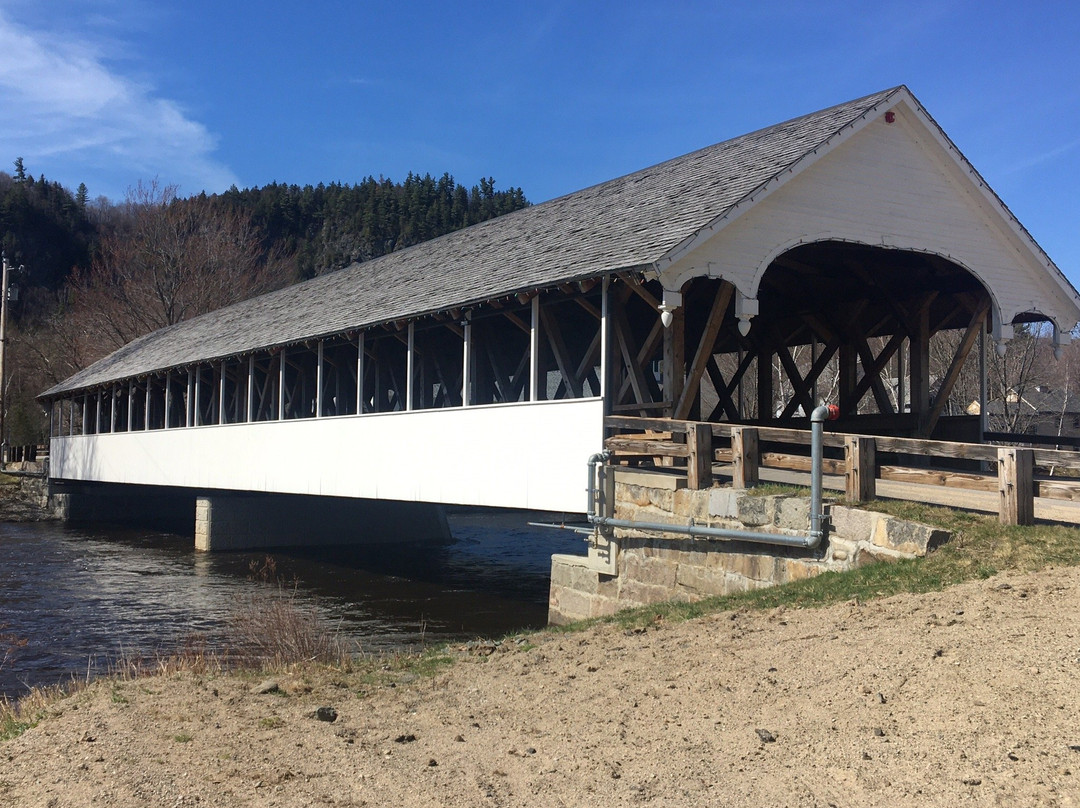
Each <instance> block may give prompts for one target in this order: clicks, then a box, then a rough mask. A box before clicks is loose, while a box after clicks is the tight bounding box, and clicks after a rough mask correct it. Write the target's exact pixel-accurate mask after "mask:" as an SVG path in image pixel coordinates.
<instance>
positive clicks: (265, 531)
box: [195, 492, 451, 553]
mask: <svg viewBox="0 0 1080 808" xmlns="http://www.w3.org/2000/svg"><path fill="white" fill-rule="evenodd" d="M450 539H451V535H450V527H449V525H448V523H447V521H446V511H445V508H444V507H443V506H441V505H434V504H431V503H426V502H399V501H391V500H371V499H347V498H343V497H321V496H302V495H293V494H258V493H246V492H215V493H213V494H204V495H201V496H199V497H198V498H197V499H196V501H195V549H196V550H200V551H203V552H210V553H213V552H221V551H228V550H254V549H261V548H264V547H297V546H316V545H327V544H363V543H371V542H391V541H402V540H406V541H434V542H438V541H450Z"/></svg>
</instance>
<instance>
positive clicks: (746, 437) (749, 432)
mask: <svg viewBox="0 0 1080 808" xmlns="http://www.w3.org/2000/svg"><path fill="white" fill-rule="evenodd" d="M760 453H761V450H760V443H759V441H758V431H757V430H756V429H755V428H753V427H734V428H733V429H732V430H731V462H732V464H733V465H734V467H735V471H734V476H733V478H732V481H731V484H732V486H733V487H735V488H753V487H754V486H755V485H757V484H758V481H759V479H760V477H759V475H758V462H759V461H758V457H759V455H760Z"/></svg>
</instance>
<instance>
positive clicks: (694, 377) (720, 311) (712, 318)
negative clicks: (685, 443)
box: [674, 281, 735, 419]
mask: <svg viewBox="0 0 1080 808" xmlns="http://www.w3.org/2000/svg"><path fill="white" fill-rule="evenodd" d="M734 293H735V287H734V286H733V285H732V284H730V283H728V282H727V281H722V282H721V283H720V288H719V289H717V290H716V296H715V297H714V298H713V303H712V308H711V309H710V310H709V319H708V320H707V321H706V323H705V331H704V333H702V335H701V341H700V342H699V343H698V347H697V351H695V353H694V361H693V362H691V363H690V369H689V373H688V374H687V379H686V385H685V386H684V387H683V391H682V393H681V394H680V395H679V403H678V404H677V405H675V413H674V416H675V418H677V419H682V418H686V416H687V415H689V414H690V409H691V407H692V406H693V400H694V399H695V398H696V397H697V394H698V389H699V387H700V385H701V374H703V373H704V372H705V363H706V362H708V361H709V357H710V356H712V353H713V346H714V345H715V344H716V337H717V336H718V335H719V333H720V327H721V326H722V325H723V324H724V317H725V315H726V314H727V308H728V304H729V303H730V302H731V297H732V295H733V294H734Z"/></svg>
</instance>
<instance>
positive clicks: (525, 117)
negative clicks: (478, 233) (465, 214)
mask: <svg viewBox="0 0 1080 808" xmlns="http://www.w3.org/2000/svg"><path fill="white" fill-rule="evenodd" d="M1078 50H1080V4H1076V3H1075V2H1039V0H1028V2H1025V3H1020V2H993V1H992V0H990V1H989V2H967V0H964V1H963V2H959V1H958V2H948V0H935V1H934V2H920V0H909V2H889V1H888V0H885V1H882V2H877V3H865V2H828V0H821V1H820V2H794V1H793V0H789V2H768V0H760V2H747V3H742V2H737V0H729V1H728V2H690V1H689V0H688V1H687V2H679V1H678V0H670V1H669V2H663V3H660V2H657V3H643V2H642V3H635V2H626V1H624V2H619V3H615V2H612V3H603V2H551V3H544V2H539V3H490V2H489V3H472V2H456V3H447V2H407V0H398V2H376V1H372V2H363V1H362V0H361V1H354V2H326V1H324V0H306V1H305V2H275V0H264V2H263V3H261V4H253V3H250V2H235V0H215V1H214V2H208V1H205V0H185V2H150V0H80V1H78V2H77V1H76V0H0V167H2V168H4V169H6V170H8V171H10V170H11V163H12V161H14V159H15V158H16V157H19V156H21V157H23V158H24V160H25V164H26V168H27V170H28V171H30V172H31V173H33V174H34V175H38V174H44V175H45V176H46V177H47V178H48V179H52V180H58V181H60V182H62V183H63V184H64V185H66V186H68V187H69V188H75V187H76V186H77V185H78V184H79V183H80V182H85V183H86V184H87V186H88V188H89V191H90V195H91V197H96V196H98V195H104V196H107V197H109V198H111V199H114V200H118V199H121V198H122V197H123V195H124V192H125V190H126V189H127V188H129V187H130V186H132V185H134V184H135V183H136V182H138V181H139V180H149V179H155V178H156V179H157V180H158V181H159V182H161V183H163V184H176V185H178V186H179V188H180V193H181V194H184V195H186V194H193V193H198V192H199V191H203V190H205V191H207V192H215V191H221V190H224V189H226V188H228V187H229V186H230V185H232V184H234V183H235V184H236V185H238V186H240V187H246V186H253V185H264V184H266V183H269V182H272V181H281V182H289V183H299V184H306V183H312V184H315V183H318V182H332V181H340V182H346V183H351V182H356V181H359V180H361V179H362V178H364V177H365V176H367V175H369V174H373V175H376V176H378V175H380V174H382V175H385V176H388V177H391V178H393V179H401V178H403V177H404V176H405V174H406V173H407V172H409V171H414V172H419V173H424V172H430V173H433V174H441V173H443V172H445V171H448V172H450V173H451V174H453V175H454V177H455V178H456V179H457V180H458V181H459V182H463V183H466V184H469V185H472V184H474V183H475V182H476V181H477V180H478V179H479V178H480V177H481V176H492V177H494V178H495V180H496V185H497V187H503V188H505V187H507V186H508V185H518V186H521V187H522V188H523V189H524V191H525V194H526V196H527V197H528V198H529V199H530V200H532V201H533V202H541V201H544V200H545V199H550V198H552V197H555V196H558V195H561V194H564V193H568V192H570V191H574V190H577V189H579V188H583V187H585V186H588V185H591V184H593V183H596V182H600V181H603V180H605V179H610V178H612V177H615V176H619V175H621V174H625V173H628V172H630V171H633V170H636V169H638V168H643V167H645V166H648V165H651V164H654V163H656V162H659V161H661V160H665V159H667V158H670V157H674V156H677V155H679V154H683V153H686V152H688V151H691V150H693V149H697V148H700V147H702V146H706V145H709V144H711V143H715V142H718V141H721V140H725V139H727V138H729V137H734V136H736V135H739V134H742V133H744V132H747V131H751V130H753V129H757V128H760V127H762V126H767V125H769V124H772V123H777V122H779V121H782V120H786V119H788V118H791V117H794V116H796V115H801V114H803V113H806V112H811V111H814V110H816V109H820V108H823V107H826V106H830V105H832V104H836V103H840V102H842V101H847V100H850V99H852V98H856V97H859V96H862V95H866V94H868V93H871V92H875V91H877V90H881V89H884V88H887V87H891V86H894V85H896V84H901V83H902V84H907V85H908V86H909V87H910V88H911V90H912V91H913V92H914V93H915V95H916V96H917V97H918V98H919V99H920V100H921V101H922V102H923V103H924V104H925V105H926V107H927V109H928V110H929V111H930V113H931V114H932V115H933V116H934V117H935V118H936V119H937V121H938V122H939V123H940V124H941V125H942V126H943V128H944V129H945V131H946V132H947V133H948V134H949V135H950V136H951V137H952V139H953V140H954V141H955V142H956V144H957V145H958V146H959V147H960V149H961V150H962V151H963V152H964V153H965V154H966V155H967V157H968V158H969V159H970V160H971V161H972V163H974V165H975V166H976V168H978V169H979V171H980V172H981V173H982V174H983V176H984V177H986V179H987V180H988V181H989V182H990V184H991V185H992V186H993V187H994V189H995V190H996V191H997V192H998V193H999V194H1000V195H1001V197H1002V198H1003V199H1004V200H1005V202H1006V203H1007V204H1008V205H1009V206H1010V207H1011V208H1012V210H1013V211H1014V213H1016V215H1017V216H1018V218H1019V219H1020V221H1021V222H1023V223H1024V224H1025V225H1026V226H1027V227H1028V229H1029V230H1030V231H1031V232H1032V233H1033V235H1034V236H1035V237H1036V239H1037V240H1038V241H1039V242H1040V243H1041V244H1042V245H1043V247H1044V248H1045V249H1046V250H1047V252H1048V253H1049V254H1050V256H1051V257H1052V258H1053V259H1054V260H1055V261H1056V262H1057V263H1058V265H1059V266H1060V267H1061V268H1062V269H1063V270H1064V271H1065V273H1066V274H1067V275H1068V276H1069V278H1070V279H1071V280H1072V281H1073V283H1074V284H1076V285H1080V56H1078Z"/></svg>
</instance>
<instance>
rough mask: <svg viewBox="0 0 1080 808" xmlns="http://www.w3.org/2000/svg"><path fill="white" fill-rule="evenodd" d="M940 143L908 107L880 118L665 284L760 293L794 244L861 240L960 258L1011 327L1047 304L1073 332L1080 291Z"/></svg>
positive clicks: (673, 271)
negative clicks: (714, 280) (723, 284)
mask: <svg viewBox="0 0 1080 808" xmlns="http://www.w3.org/2000/svg"><path fill="white" fill-rule="evenodd" d="M935 138H936V136H935V134H934V133H933V132H931V131H930V130H929V129H927V128H926V126H925V125H924V123H923V121H922V119H921V118H920V117H919V116H918V114H917V113H916V112H915V111H913V110H912V109H910V108H909V107H908V106H907V105H906V104H900V105H899V106H898V107H897V108H896V109H895V120H894V122H893V123H888V122H887V121H886V120H885V118H884V117H879V118H877V119H876V120H874V121H872V122H871V123H869V124H868V125H867V126H865V127H864V128H863V129H861V130H860V131H858V132H856V133H854V134H853V135H852V136H851V137H850V138H848V139H847V140H846V141H843V142H841V143H840V144H839V145H838V146H836V147H835V148H833V149H832V150H831V151H829V152H828V153H826V154H824V155H822V156H821V157H820V158H819V159H818V160H817V161H816V162H814V163H813V164H812V165H810V166H809V167H808V168H806V169H805V170H803V171H802V172H801V173H799V174H797V175H796V176H793V177H792V178H791V179H790V180H788V181H787V182H786V183H785V184H784V185H781V186H780V187H778V188H777V189H776V190H775V191H773V192H772V193H770V194H768V195H767V196H765V197H764V198H763V199H761V201H760V202H757V203H756V204H754V205H752V206H750V207H748V208H747V209H746V212H745V213H742V214H741V215H739V216H738V217H737V218H735V219H733V220H732V221H730V222H729V223H726V224H724V225H723V226H722V227H721V228H720V229H719V231H718V232H717V233H716V235H715V236H713V237H711V238H710V239H708V240H707V241H705V242H704V243H703V244H702V245H701V246H699V247H698V248H696V249H694V250H692V251H691V252H689V253H688V254H686V255H685V256H683V257H682V258H680V259H679V260H678V261H676V262H675V263H673V264H672V265H671V266H669V267H667V268H666V269H665V270H664V271H663V273H662V278H661V280H662V281H663V284H664V287H665V288H666V289H671V290H673V291H677V290H678V289H679V288H680V287H681V286H682V284H683V283H684V282H685V281H687V280H689V279H690V278H692V277H694V276H698V275H710V276H713V277H723V278H725V279H727V280H729V281H731V282H732V283H734V284H735V285H736V287H738V289H739V291H741V292H742V293H743V294H744V295H746V296H748V297H756V295H757V290H758V284H759V283H760V281H761V277H762V275H763V274H764V272H765V270H766V269H767V268H768V266H769V264H770V263H772V261H773V259H774V258H776V257H777V256H779V255H781V254H782V253H784V252H786V251H787V250H789V249H792V248H793V247H797V246H798V245H800V244H806V243H811V242H815V241H825V240H840V241H852V242H858V243H862V244H868V245H873V246H880V247H891V248H897V249H906V250H915V251H918V252H928V253H934V254H937V255H940V256H943V257H945V258H948V259H951V260H952V261H954V262H955V263H957V264H959V265H960V266H962V267H964V268H965V269H967V270H968V271H969V272H971V273H972V274H974V275H975V276H976V277H977V278H979V280H981V281H982V283H983V285H984V286H985V287H986V288H987V289H988V290H989V291H990V293H991V296H992V298H993V300H994V303H995V308H996V309H997V311H998V313H999V314H1000V315H1001V317H1002V320H1003V321H1004V322H1006V323H1008V322H1010V321H1011V320H1012V319H1013V317H1014V316H1015V315H1016V314H1018V313H1021V312H1026V311H1039V312H1042V313H1043V314H1046V315H1048V316H1049V317H1050V318H1052V319H1054V320H1055V321H1056V322H1057V324H1058V325H1059V326H1060V327H1061V328H1063V329H1065V330H1068V329H1071V328H1072V327H1073V326H1074V325H1075V324H1076V323H1077V321H1078V320H1080V308H1078V303H1077V299H1076V296H1075V293H1074V292H1073V291H1072V290H1070V289H1068V288H1063V285H1062V282H1061V281H1060V280H1059V279H1058V277H1057V271H1056V270H1054V269H1050V268H1048V267H1046V266H1044V265H1042V264H1040V259H1039V257H1038V256H1036V255H1035V254H1034V253H1033V252H1032V250H1031V249H1030V246H1029V245H1028V244H1026V243H1025V242H1024V240H1023V239H1022V238H1020V237H1019V236H1018V235H1017V234H1016V232H1015V231H1014V230H1013V229H1012V226H1011V225H1010V224H1009V222H1008V221H1006V220H1005V219H1004V218H1003V217H1002V215H1001V213H1000V210H994V208H993V204H991V203H988V202H987V200H986V197H985V195H984V194H983V192H982V191H981V190H980V189H979V187H978V186H977V185H976V184H975V183H974V182H973V181H972V178H971V177H970V176H969V175H968V174H966V173H965V172H963V171H962V170H961V169H960V168H959V167H958V166H957V164H956V162H955V160H953V159H952V156H951V155H950V153H949V152H948V151H946V150H944V149H943V148H942V147H941V145H940V143H939V142H938V141H937V140H936V139H935ZM994 204H996V203H994ZM1066 286H1067V284H1066Z"/></svg>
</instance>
